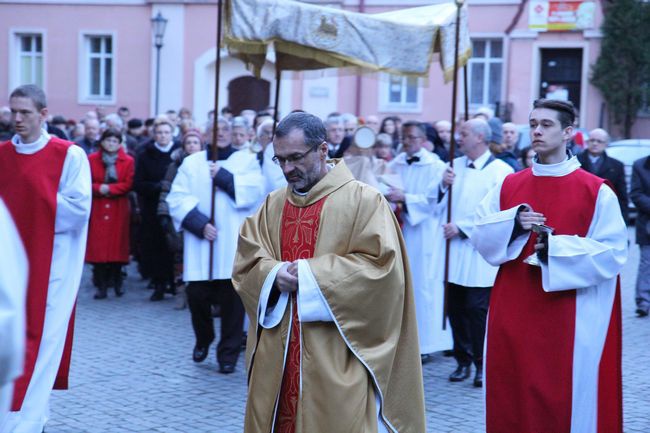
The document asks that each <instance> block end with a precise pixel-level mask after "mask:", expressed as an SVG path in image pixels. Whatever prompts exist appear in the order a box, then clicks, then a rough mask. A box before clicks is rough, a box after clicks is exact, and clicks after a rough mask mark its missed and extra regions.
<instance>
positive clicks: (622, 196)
mask: <svg viewBox="0 0 650 433" xmlns="http://www.w3.org/2000/svg"><path fill="white" fill-rule="evenodd" d="M609 141H610V138H609V134H608V133H607V131H605V130H604V129H600V128H597V129H594V130H593V131H591V132H590V133H589V140H587V149H586V151H585V152H581V153H580V154H579V155H578V161H580V165H582V168H583V169H585V170H587V171H588V172H589V173H592V174H595V175H596V176H598V177H601V178H603V179H606V180H608V181H610V183H611V184H612V186H613V187H614V192H616V195H617V196H618V203H619V205H620V206H621V213H622V214H623V219H624V220H625V223H627V221H628V220H627V203H628V201H627V186H626V184H625V170H624V168H623V163H622V162H621V161H619V160H618V159H614V158H611V157H610V156H608V155H607V152H605V148H607V145H608V144H609Z"/></svg>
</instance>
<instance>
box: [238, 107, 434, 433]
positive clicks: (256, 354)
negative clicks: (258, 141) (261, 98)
mask: <svg viewBox="0 0 650 433" xmlns="http://www.w3.org/2000/svg"><path fill="white" fill-rule="evenodd" d="M326 135H327V134H326V129H325V126H324V125H323V122H322V121H321V120H320V119H318V118H317V117H316V116H313V115H311V114H308V113H292V114H290V115H289V116H287V117H286V118H285V119H283V120H282V122H280V124H279V125H278V127H277V129H276V136H275V140H274V143H273V148H274V153H275V155H274V158H273V159H274V161H275V162H276V163H277V164H279V165H280V167H281V168H282V171H283V173H284V176H285V178H286V179H287V182H288V187H287V188H284V189H281V190H277V191H274V192H273V193H271V194H270V195H269V196H268V197H267V199H266V201H265V202H264V204H263V205H262V207H261V208H260V209H259V210H258V212H257V213H256V214H255V215H254V216H252V217H249V218H248V219H246V221H245V223H244V225H243V226H242V229H241V231H240V237H239V245H238V250H237V257H236V260H235V268H234V271H233V283H234V285H235V290H237V292H238V293H239V295H240V296H241V298H242V300H243V302H244V307H245V308H246V311H247V313H248V316H249V318H250V321H251V328H250V331H249V333H248V336H249V337H248V348H247V349H248V350H247V359H248V366H249V367H248V368H249V371H248V377H249V382H248V383H249V385H248V386H249V389H248V403H247V408H246V419H245V429H244V431H245V432H257V431H272V430H274V431H282V432H284V431H296V430H295V429H296V427H297V426H298V429H299V431H305V432H343V431H364V432H365V431H378V432H388V431H391V432H393V431H400V432H423V431H425V420H424V397H423V386H422V370H421V366H420V358H419V356H418V355H419V349H418V341H417V324H416V320H415V309H414V302H413V291H412V288H411V278H410V273H409V270H408V266H407V259H406V251H405V248H404V244H403V240H402V238H401V236H400V234H399V227H398V225H397V222H396V220H395V218H394V216H393V213H392V211H391V209H390V206H389V205H388V203H387V202H386V200H385V199H384V198H383V197H382V195H381V193H380V192H379V191H377V190H375V189H374V188H372V187H369V186H368V185H366V184H363V183H361V182H358V181H355V180H354V178H353V176H352V174H351V173H350V171H349V170H348V168H347V167H346V165H345V162H344V161H336V162H334V161H329V160H328V159H327V158H328V156H327V154H328V143H327V141H326ZM405 400H408V404H404V401H405Z"/></svg>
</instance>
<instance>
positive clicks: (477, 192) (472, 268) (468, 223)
mask: <svg viewBox="0 0 650 433" xmlns="http://www.w3.org/2000/svg"><path fill="white" fill-rule="evenodd" d="M489 158H490V152H489V151H486V152H485V153H484V154H483V155H481V156H480V157H478V158H477V159H476V161H474V163H475V165H477V166H478V167H482V168H469V167H468V165H469V162H470V161H469V160H468V158H467V156H461V157H459V158H456V159H454V172H455V173H456V178H455V180H454V185H453V191H452V206H451V210H452V212H451V221H452V222H453V223H455V224H456V225H457V226H458V228H459V229H460V230H461V231H462V232H463V233H464V234H465V235H466V236H467V238H465V239H463V238H461V237H460V236H456V237H454V238H453V239H452V240H451V244H450V246H449V282H450V283H454V284H458V285H460V286H465V287H492V285H493V284H494V279H495V278H496V275H497V270H498V268H497V267H496V266H492V265H490V264H489V263H488V262H487V261H486V260H485V259H484V258H483V257H481V255H480V254H479V252H478V251H477V250H476V248H474V246H473V245H472V242H471V237H472V230H473V229H474V214H475V212H476V206H478V204H479V203H480V202H481V200H483V198H484V197H485V196H486V195H487V194H488V192H490V190H491V189H492V188H494V187H495V186H496V185H500V184H501V183H502V182H503V179H505V177H506V176H507V175H508V174H510V173H513V170H512V167H510V166H509V165H508V164H506V163H505V162H503V161H501V160H500V159H494V160H493V161H492V162H490V163H489V164H487V165H485V163H486V162H487V161H488V159H489ZM447 193H448V190H446V191H445V193H444V197H443V198H442V200H441V201H440V203H439V204H438V206H439V210H440V211H441V212H442V213H443V214H444V215H445V221H446V213H447V203H448V199H447Z"/></svg>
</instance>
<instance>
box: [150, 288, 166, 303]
mask: <svg viewBox="0 0 650 433" xmlns="http://www.w3.org/2000/svg"><path fill="white" fill-rule="evenodd" d="M163 299H165V292H164V290H161V289H158V288H156V290H155V291H154V292H153V293H152V294H151V298H149V300H150V301H152V302H155V301H162V300H163Z"/></svg>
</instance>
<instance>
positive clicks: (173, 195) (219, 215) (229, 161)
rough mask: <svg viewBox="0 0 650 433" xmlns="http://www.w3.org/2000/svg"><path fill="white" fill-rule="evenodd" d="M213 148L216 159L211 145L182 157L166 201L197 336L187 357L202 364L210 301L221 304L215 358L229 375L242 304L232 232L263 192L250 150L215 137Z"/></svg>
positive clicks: (210, 334)
mask: <svg viewBox="0 0 650 433" xmlns="http://www.w3.org/2000/svg"><path fill="white" fill-rule="evenodd" d="M221 125H222V122H219V126H221ZM217 146H218V154H217V161H216V162H213V161H212V155H211V151H212V148H209V149H208V150H207V151H202V152H197V153H194V154H192V155H190V156H188V157H186V158H185V159H184V160H183V163H182V164H181V166H180V167H179V169H178V173H177V174H176V177H175V178H174V182H173V183H172V187H171V191H170V192H169V195H168V196H167V199H166V200H167V203H168V205H169V213H170V215H171V217H172V219H173V221H174V226H175V227H176V229H177V230H180V229H181V228H182V229H183V245H184V246H183V281H186V282H188V284H187V288H186V293H187V304H188V306H189V309H190V314H191V317H192V328H193V329H194V335H195V337H196V344H195V346H194V349H193V352H192V359H193V360H194V362H203V361H204V360H205V358H206V357H207V356H208V351H209V347H210V344H212V342H213V341H214V339H215V332H214V325H213V319H212V314H211V305H213V304H220V305H221V337H220V339H219V344H218V345H217V362H218V363H219V372H220V373H222V374H230V373H233V372H234V371H235V366H236V364H237V359H238V357H239V352H240V351H241V343H242V338H243V322H244V308H243V306H242V303H241V300H240V299H239V297H238V296H237V294H236V293H235V291H234V289H233V286H232V282H231V276H232V264H233V261H234V257H235V249H236V247H237V232H238V229H239V227H240V225H241V223H242V222H243V220H244V218H245V217H246V216H248V215H250V214H252V213H253V211H254V210H255V209H256V207H257V206H258V204H259V203H260V201H261V200H262V197H263V196H264V192H265V190H264V179H262V172H261V170H260V165H259V163H258V160H257V157H256V154H255V153H253V152H251V151H250V150H248V149H242V150H238V149H236V148H235V147H234V146H233V145H232V144H230V143H229V142H228V140H225V139H222V140H218V141H217ZM213 186H214V187H216V188H215V189H214V190H213ZM213 191H214V197H213ZM213 204H214V220H213V221H211V220H210V214H211V206H212V205H213ZM210 248H213V254H212V264H210V263H209V261H210ZM210 270H212V273H210Z"/></svg>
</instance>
